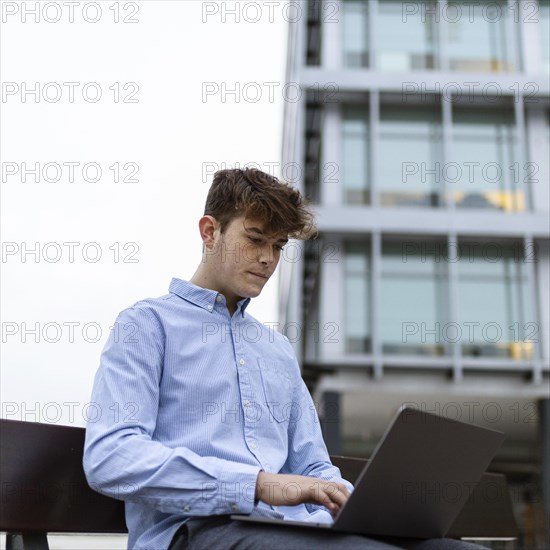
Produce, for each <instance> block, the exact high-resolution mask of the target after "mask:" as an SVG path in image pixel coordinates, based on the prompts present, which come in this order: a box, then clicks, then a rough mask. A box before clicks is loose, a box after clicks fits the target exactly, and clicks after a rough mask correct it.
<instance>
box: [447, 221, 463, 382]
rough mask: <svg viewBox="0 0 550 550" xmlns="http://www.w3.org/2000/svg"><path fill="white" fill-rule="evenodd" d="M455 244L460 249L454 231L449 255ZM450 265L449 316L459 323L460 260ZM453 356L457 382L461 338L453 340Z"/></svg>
mask: <svg viewBox="0 0 550 550" xmlns="http://www.w3.org/2000/svg"><path fill="white" fill-rule="evenodd" d="M453 246H454V247H455V250H458V238H457V235H456V233H454V232H453V233H451V234H449V235H448V236H447V257H449V255H450V254H449V250H450V249H451V247H453ZM448 266H449V273H448V284H449V287H448V288H449V301H448V305H449V311H448V318H449V320H450V322H454V323H458V303H459V296H458V262H448ZM451 357H452V362H453V379H454V381H455V382H460V381H461V380H462V378H463V365H462V342H461V341H460V339H459V340H458V341H457V342H451Z"/></svg>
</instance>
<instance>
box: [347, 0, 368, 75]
mask: <svg viewBox="0 0 550 550" xmlns="http://www.w3.org/2000/svg"><path fill="white" fill-rule="evenodd" d="M343 12H344V14H343V23H344V28H343V40H344V66H345V67H367V65H368V54H367V51H368V46H367V16H368V15H367V12H368V3H367V2H365V1H364V0H345V1H344V3H343Z"/></svg>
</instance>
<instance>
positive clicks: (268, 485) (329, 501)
mask: <svg viewBox="0 0 550 550" xmlns="http://www.w3.org/2000/svg"><path fill="white" fill-rule="evenodd" d="M348 497H349V491H348V490H347V488H346V487H345V485H343V484H342V483H335V482H333V481H325V480H323V479H319V478H316V477H308V476H296V475H287V474H270V473H267V472H260V473H259V474H258V478H257V480H256V498H257V499H259V500H261V501H262V502H265V503H266V504H271V505H273V506H296V505H297V504H305V503H310V504H319V505H320V506H325V507H326V508H328V510H329V511H330V513H331V514H332V516H335V515H336V514H337V513H338V512H339V511H340V508H342V506H343V505H344V503H345V502H346V500H347V499H348Z"/></svg>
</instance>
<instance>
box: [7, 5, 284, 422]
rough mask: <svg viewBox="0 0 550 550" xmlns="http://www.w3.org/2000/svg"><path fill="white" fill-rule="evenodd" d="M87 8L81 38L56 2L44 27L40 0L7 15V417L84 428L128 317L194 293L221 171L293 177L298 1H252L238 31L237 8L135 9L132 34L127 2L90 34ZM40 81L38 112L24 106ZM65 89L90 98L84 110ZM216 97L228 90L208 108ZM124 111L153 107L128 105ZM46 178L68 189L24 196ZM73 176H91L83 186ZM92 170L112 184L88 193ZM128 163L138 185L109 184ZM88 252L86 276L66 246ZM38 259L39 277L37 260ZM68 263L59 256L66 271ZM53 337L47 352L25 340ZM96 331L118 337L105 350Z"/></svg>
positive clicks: (257, 307)
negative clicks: (290, 43)
mask: <svg viewBox="0 0 550 550" xmlns="http://www.w3.org/2000/svg"><path fill="white" fill-rule="evenodd" d="M40 4H41V6H42V7H43V6H44V5H45V4H47V2H41V3H40ZM86 4H90V3H89V2H80V3H79V4H78V5H77V6H75V7H74V13H73V18H74V22H73V23H71V22H70V21H69V18H70V15H71V14H70V12H69V6H65V5H64V4H63V1H60V2H50V7H49V8H48V11H47V12H45V13H40V14H39V17H40V21H39V22H36V21H35V18H36V16H35V15H32V14H27V15H26V21H25V20H24V17H23V11H24V9H25V8H26V9H34V6H35V2H34V1H33V2H2V17H3V23H2V27H1V48H2V55H1V66H2V69H1V79H2V81H3V94H2V103H1V105H0V106H1V111H2V112H1V115H2V128H1V154H2V163H3V164H2V169H3V173H2V175H3V177H4V179H3V181H2V184H1V193H2V195H1V198H2V208H1V215H2V221H1V237H2V242H3V245H2V246H3V249H2V263H1V268H2V281H1V303H2V316H1V322H2V363H1V383H2V385H1V399H2V417H4V418H12V419H15V420H27V421H42V422H48V421H57V422H60V423H70V422H74V423H75V424H78V425H83V424H84V417H85V415H86V413H87V409H86V403H88V402H89V401H90V393H91V387H92V381H93V376H94V373H95V371H96V369H97V366H98V362H99V356H100V354H101V350H102V348H103V346H104V344H105V341H106V339H107V336H108V331H109V327H110V326H111V325H112V324H113V322H114V320H115V318H116V315H117V314H118V312H119V311H121V310H122V309H124V308H125V307H127V306H129V305H131V304H133V303H134V302H136V301H138V300H140V299H142V298H145V297H149V296H160V295H163V294H166V293H167V292H168V285H169V282H170V279H171V278H172V277H179V278H183V279H188V278H189V277H191V275H192V274H193V272H194V270H195V268H196V266H197V265H198V262H199V261H200V249H201V246H200V238H199V235H198V230H197V221H198V219H199V217H200V216H201V214H202V209H203V206H204V200H205V198H206V193H207V190H208V187H209V185H210V182H211V173H210V174H209V175H208V177H206V178H205V175H204V170H205V164H204V163H209V164H208V167H209V168H210V167H213V166H218V167H223V166H222V163H227V165H228V166H231V165H235V164H236V163H240V164H241V165H243V164H246V163H247V162H256V163H259V164H260V165H261V166H262V167H264V168H265V169H268V167H269V165H270V164H269V163H278V162H280V150H281V134H282V132H281V130H282V114H283V93H282V88H283V85H284V71H285V60H286V34H287V24H288V23H287V19H288V13H289V12H287V11H286V9H285V8H286V6H285V4H286V2H284V1H282V0H281V1H280V2H278V3H271V4H270V5H267V4H266V3H264V2H256V3H255V4H256V6H257V7H258V10H254V8H253V7H252V8H251V7H250V6H249V7H248V8H246V10H247V11H244V6H245V5H250V4H251V3H250V2H241V3H240V7H239V8H238V11H239V15H238V16H239V19H240V21H239V22H236V21H235V19H236V17H235V15H231V14H229V13H224V11H223V10H224V9H231V8H233V7H234V4H235V3H234V2H216V3H215V2H199V1H195V0H172V1H152V0H150V1H139V2H137V3H132V2H119V3H118V4H119V18H120V20H122V19H123V18H124V17H129V18H132V19H137V20H138V22H137V23H123V22H119V23H118V24H117V23H115V22H114V18H115V15H116V12H115V11H114V10H113V9H110V6H113V5H114V4H115V2H114V1H113V0H109V1H101V2H98V3H97V4H99V5H100V6H101V15H100V17H99V20H98V21H97V22H96V23H89V22H86V21H85V18H86V17H87V18H88V19H94V18H97V17H98V14H97V10H96V9H95V7H94V6H88V7H87V8H86V11H83V7H84V6H85V5H86ZM275 4H277V5H275ZM136 5H137V7H138V8H139V9H138V11H137V13H134V12H135V6H136ZM14 11H15V13H12V12H14ZM58 16H60V20H59V21H58V22H49V21H48V20H50V21H54V20H55V19H56V18H57V17H58ZM270 19H271V21H270ZM255 20H257V21H256V22H254V21H255ZM203 21H204V22H203ZM36 82H38V83H39V91H40V93H41V95H40V97H39V100H38V102H36V101H35V97H34V95H32V93H31V94H28V95H26V96H25V95H23V94H22V91H23V90H24V89H25V87H26V88H27V89H28V90H29V89H32V88H34V87H35V83H36ZM64 82H75V83H78V84H77V85H74V88H73V89H74V98H73V102H72V103H71V102H70V94H69V92H70V85H64V84H63V83H64ZM129 82H133V83H136V84H137V85H138V86H139V90H138V91H137V93H136V94H135V95H133V96H132V95H131V92H133V91H134V90H135V86H134V85H130V87H126V88H124V86H125V84H126V83H129ZM48 83H52V84H49V85H47V84H48ZM87 83H96V84H92V85H89V86H87V88H86V90H87V94H88V95H87V96H86V97H88V98H89V99H93V98H94V96H95V91H96V90H97V89H98V88H100V89H101V92H102V96H101V99H100V100H99V101H97V102H95V103H93V102H91V101H87V100H85V99H84V98H83V88H84V87H85V85H86V84H87ZM115 83H118V84H115ZM205 83H208V84H205ZM264 83H271V84H264ZM247 84H248V87H246V89H244V88H245V85H247ZM205 85H207V86H208V90H210V91H212V93H211V95H209V96H207V97H203V90H204V87H205ZM223 86H227V88H228V89H229V88H232V89H234V88H235V86H237V87H240V89H241V95H239V96H238V97H237V98H236V97H235V95H229V94H228V95H227V96H225V102H223V101H222V99H223V98H222V95H221V93H215V91H216V90H217V89H218V90H221V89H222V87H223ZM110 87H111V89H110ZM116 87H118V90H119V101H118V102H115V101H114V99H115V95H114V94H115V91H116ZM243 89H244V92H245V93H246V97H245V96H244V95H243V93H242V92H243ZM59 90H60V91H61V97H60V99H59V100H58V101H55V98H56V93H57V92H58V91H59ZM270 90H271V91H272V93H271V94H270ZM258 91H260V92H261V97H259V98H258V101H254V100H255V99H256V95H255V94H256V92H258ZM44 94H46V96H47V97H49V98H50V100H51V101H50V102H48V101H47V100H46V99H45V98H44ZM125 97H127V99H137V103H125V102H122V99H123V98H125ZM247 98H248V100H247ZM23 99H25V101H23ZM36 162H38V163H40V168H41V169H43V167H44V165H46V164H47V163H57V165H58V166H59V167H60V168H61V170H62V171H61V172H60V174H61V179H60V180H59V181H57V182H55V181H47V178H49V179H50V180H54V179H55V178H56V177H57V174H56V165H55V164H52V165H51V166H50V168H49V169H48V171H46V173H45V174H40V175H39V176H38V177H39V182H38V183H36V182H35V181H34V176H33V175H32V174H28V175H27V181H26V183H23V182H22V176H21V171H22V169H23V165H22V163H26V164H27V168H31V169H32V168H34V165H35V163H36ZM67 162H74V163H79V164H78V165H77V166H76V167H75V169H74V170H75V173H74V181H73V182H72V183H71V182H70V181H69V175H70V172H69V166H67V165H65V166H64V165H63V163H67ZM86 163H97V164H98V165H99V166H100V168H101V171H102V174H101V178H100V179H99V181H98V182H96V183H93V182H91V181H86V179H88V180H91V179H93V178H94V177H95V171H94V168H93V167H94V165H90V167H89V171H88V172H87V173H86V174H85V177H83V176H82V166H83V165H84V164H86ZM115 163H120V164H119V165H120V175H121V178H123V177H124V176H131V174H130V171H131V169H130V167H129V166H127V168H126V169H124V166H125V165H126V163H135V164H136V165H137V167H138V168H139V172H138V173H137V174H135V175H134V177H135V178H138V179H139V181H138V182H137V183H122V182H119V183H116V182H115V181H114V170H112V169H110V168H109V167H110V166H113V165H114V164H115ZM14 171H16V173H12V172H14ZM274 173H275V174H276V175H279V174H278V172H277V170H275V172H274ZM44 175H45V177H44ZM71 242H72V243H77V244H74V245H72V246H73V247H74V248H73V250H74V258H73V262H71V261H70V259H71V258H70V250H71V245H64V244H63V243H71ZM36 243H38V247H39V248H38V250H39V258H38V261H36V258H35V256H34V255H33V254H32V253H30V254H27V255H24V254H23V253H22V252H23V251H24V250H25V248H26V249H27V250H28V249H32V248H34V247H35V246H36ZM48 243H53V244H49V245H48ZM89 243H97V245H95V244H89ZM116 243H118V245H117V244H116ZM128 243H135V244H128ZM46 245H47V246H46ZM86 245H87V246H86ZM136 246H137V247H139V248H136ZM124 247H126V248H124ZM84 249H86V254H87V257H88V259H89V260H91V259H93V257H94V256H95V253H96V251H97V250H101V253H102V256H101V259H99V260H98V261H97V262H95V263H94V262H92V261H87V260H86V259H85V257H84V256H83V251H84ZM117 251H118V252H119V256H118V262H117V261H115V254H116V253H117ZM58 253H60V257H59V259H58V260H57V261H52V262H48V261H47V260H46V258H45V257H44V256H45V255H46V256H49V258H51V259H53V260H55V258H56V254H58ZM124 258H127V259H133V260H137V262H135V263H128V262H124V261H123V259H124ZM276 291H277V281H276V279H275V278H273V279H272V280H271V281H270V282H269V283H268V286H267V287H266V290H265V291H264V294H263V295H262V296H261V297H260V298H257V299H256V300H253V302H252V304H251V305H250V306H249V311H250V312H251V313H252V314H253V315H255V316H256V317H257V318H259V319H260V320H261V321H263V322H270V321H276V320H277V318H276V311H277V308H276ZM37 323H38V328H39V334H38V336H35V335H34V334H32V333H27V334H26V336H24V330H25V328H26V329H27V330H34V328H35V327H36V324H37ZM48 323H50V324H49V325H48ZM71 323H72V325H71ZM87 323H91V324H90V325H88V326H87V330H85V331H83V327H84V325H86V324H87ZM71 326H72V327H73V330H74V334H72V335H71ZM97 327H99V328H100V330H101V338H100V339H99V341H97V342H95V343H94V342H92V341H91V340H95V339H96V338H97V336H96V335H97V331H96V330H95V329H96V328H97ZM36 338H38V340H39V342H38V343H37V342H36V341H35V339H36ZM56 339H59V340H58V341H57V342H54V341H53V340H56ZM48 340H50V342H48ZM71 340H72V341H71ZM86 340H88V341H86ZM37 403H38V405H36V404H37ZM68 403H74V405H69V404H68ZM37 407H38V412H39V414H38V415H35V414H34V413H33V412H32V411H33V410H34V409H36V408H37ZM71 410H72V411H73V413H74V414H73V416H74V418H71V415H70V414H69V412H70V411H71ZM60 415H61V416H60Z"/></svg>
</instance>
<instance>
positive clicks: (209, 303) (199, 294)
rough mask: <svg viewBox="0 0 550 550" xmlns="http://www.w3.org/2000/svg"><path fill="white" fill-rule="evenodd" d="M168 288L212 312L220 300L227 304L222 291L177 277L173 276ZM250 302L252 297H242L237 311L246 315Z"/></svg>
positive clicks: (220, 302) (221, 302)
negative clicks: (245, 311)
mask: <svg viewBox="0 0 550 550" xmlns="http://www.w3.org/2000/svg"><path fill="white" fill-rule="evenodd" d="M168 290H169V291H170V292H172V293H173V294H177V295H178V296H179V297H180V298H183V299H184V300H187V301H188V302H191V303H192V304H195V305H197V306H199V307H202V308H203V309H206V311H209V312H210V313H212V311H214V308H215V307H216V303H218V302H219V304H223V305H224V306H225V305H226V303H225V296H224V295H223V294H221V293H220V292H218V291H216V290H212V289H210V288H202V287H200V286H197V285H194V284H193V283H190V282H189V281H184V280H183V279H177V278H176V277H173V278H172V281H171V282H170V287H169V288H168ZM218 296H220V299H219V300H217V301H216V298H218ZM249 303H250V298H242V299H241V300H239V301H238V302H237V310H236V311H240V313H241V316H242V317H244V310H245V309H246V306H248V304H249Z"/></svg>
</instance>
